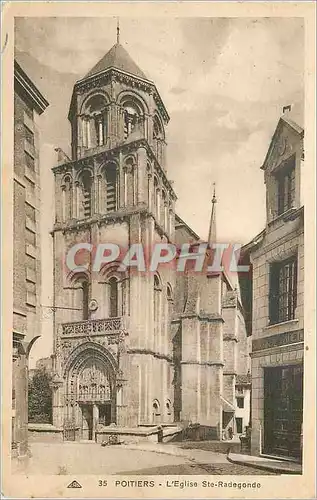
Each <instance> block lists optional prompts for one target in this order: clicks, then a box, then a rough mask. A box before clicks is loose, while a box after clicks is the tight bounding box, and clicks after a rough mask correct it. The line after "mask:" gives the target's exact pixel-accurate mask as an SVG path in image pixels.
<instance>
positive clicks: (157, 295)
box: [154, 275, 162, 350]
mask: <svg viewBox="0 0 317 500" xmlns="http://www.w3.org/2000/svg"><path fill="white" fill-rule="evenodd" d="M161 292H162V287H161V283H160V279H159V277H158V276H157V275H155V276H154V350H155V349H157V348H158V347H159V345H160V340H161V339H160V326H161V324H160V321H161Z"/></svg>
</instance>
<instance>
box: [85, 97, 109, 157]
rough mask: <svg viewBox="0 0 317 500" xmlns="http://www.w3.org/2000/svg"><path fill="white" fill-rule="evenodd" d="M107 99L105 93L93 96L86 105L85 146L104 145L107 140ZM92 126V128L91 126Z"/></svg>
mask: <svg viewBox="0 0 317 500" xmlns="http://www.w3.org/2000/svg"><path fill="white" fill-rule="evenodd" d="M106 109H107V100H106V98H105V96H104V95H101V94H96V95H93V96H91V97H90V98H89V99H88V101H87V102H86V103H85V105H84V114H85V117H84V119H83V146H84V147H87V148H94V147H96V146H103V145H104V144H105V140H106V121H105V119H104V117H105V114H106ZM90 126H91V128H90Z"/></svg>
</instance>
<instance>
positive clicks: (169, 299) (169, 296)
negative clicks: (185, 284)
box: [166, 283, 173, 321]
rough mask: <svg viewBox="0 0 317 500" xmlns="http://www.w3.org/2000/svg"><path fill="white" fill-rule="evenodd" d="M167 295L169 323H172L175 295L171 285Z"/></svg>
mask: <svg viewBox="0 0 317 500" xmlns="http://www.w3.org/2000/svg"><path fill="white" fill-rule="evenodd" d="M166 295H167V306H168V321H171V319H172V315H173V293H172V287H171V285H170V284H169V283H168V285H167V290H166Z"/></svg>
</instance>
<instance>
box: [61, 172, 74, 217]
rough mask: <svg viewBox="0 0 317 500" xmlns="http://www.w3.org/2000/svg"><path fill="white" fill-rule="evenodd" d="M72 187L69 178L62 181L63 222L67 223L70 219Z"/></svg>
mask: <svg viewBox="0 0 317 500" xmlns="http://www.w3.org/2000/svg"><path fill="white" fill-rule="evenodd" d="M72 204H73V187H72V182H71V178H70V177H69V176H67V177H65V179H64V186H63V220H64V221H67V220H69V219H71V217H72Z"/></svg>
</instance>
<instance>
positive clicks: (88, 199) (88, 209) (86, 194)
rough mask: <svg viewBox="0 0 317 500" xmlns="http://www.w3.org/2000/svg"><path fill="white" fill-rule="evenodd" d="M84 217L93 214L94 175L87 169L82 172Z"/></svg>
mask: <svg viewBox="0 0 317 500" xmlns="http://www.w3.org/2000/svg"><path fill="white" fill-rule="evenodd" d="M82 190H83V209H84V217H90V216H91V214H92V176H91V174H90V172H88V171H87V170H86V171H84V172H83V174H82Z"/></svg>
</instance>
